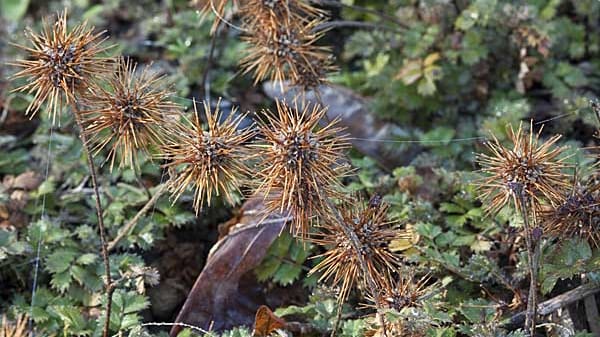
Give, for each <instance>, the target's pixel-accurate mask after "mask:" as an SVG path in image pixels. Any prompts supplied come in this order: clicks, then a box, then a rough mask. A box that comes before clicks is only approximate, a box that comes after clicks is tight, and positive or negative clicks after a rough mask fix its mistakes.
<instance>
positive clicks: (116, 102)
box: [83, 58, 178, 170]
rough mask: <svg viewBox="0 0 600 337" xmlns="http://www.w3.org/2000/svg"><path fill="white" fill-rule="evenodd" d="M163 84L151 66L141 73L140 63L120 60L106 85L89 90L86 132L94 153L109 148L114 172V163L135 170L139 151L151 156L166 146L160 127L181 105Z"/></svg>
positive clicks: (108, 158)
mask: <svg viewBox="0 0 600 337" xmlns="http://www.w3.org/2000/svg"><path fill="white" fill-rule="evenodd" d="M161 81H162V76H160V75H158V74H155V73H153V72H152V71H151V70H150V68H149V67H145V68H144V69H143V70H141V71H139V72H138V69H137V64H135V63H134V62H132V61H131V60H129V59H125V58H120V59H119V60H118V63H117V66H116V69H115V72H114V74H113V75H112V77H111V78H110V79H108V81H107V83H105V84H104V83H101V84H96V85H93V86H92V87H91V88H90V93H89V95H87V96H86V97H85V102H86V105H87V106H89V107H90V108H89V110H86V111H84V112H83V116H84V120H85V124H86V129H85V132H86V133H87V134H88V135H89V139H90V142H91V143H92V144H93V147H92V149H93V150H92V151H93V152H94V153H95V154H98V153H99V152H100V151H102V150H103V149H104V148H107V147H109V148H110V150H109V151H108V155H107V159H106V160H107V162H110V169H111V170H112V169H113V166H114V164H115V161H117V162H118V165H119V167H124V166H126V165H128V166H130V167H136V165H137V155H138V151H142V152H145V153H149V150H150V148H153V147H157V146H159V145H161V144H162V143H164V141H165V134H166V133H165V132H163V131H162V130H161V126H162V125H164V124H165V123H167V120H168V117H169V115H173V114H174V113H176V109H177V108H178V106H177V105H176V104H175V103H173V102H172V101H171V100H170V96H171V95H172V92H171V91H170V90H168V89H167V88H164V87H163V84H162V82H161Z"/></svg>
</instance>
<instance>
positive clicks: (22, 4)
mask: <svg viewBox="0 0 600 337" xmlns="http://www.w3.org/2000/svg"><path fill="white" fill-rule="evenodd" d="M28 6H29V0H0V13H2V17H3V18H4V19H6V20H9V21H12V22H18V21H19V20H21V18H22V17H23V15H25V13H26V12H27V7H28Z"/></svg>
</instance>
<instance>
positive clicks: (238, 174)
mask: <svg viewBox="0 0 600 337" xmlns="http://www.w3.org/2000/svg"><path fill="white" fill-rule="evenodd" d="M219 105H220V101H219V103H217V107H216V108H215V109H214V111H213V110H212V109H211V107H210V105H209V104H208V103H207V102H203V108H204V115H205V117H206V123H205V124H203V123H202V121H201V119H200V116H199V115H198V111H197V108H196V102H194V116H193V117H192V118H191V119H188V118H185V117H184V121H183V122H181V123H178V124H177V125H176V127H174V136H173V137H172V138H171V139H168V140H167V141H166V143H165V145H163V146H162V151H161V153H162V154H161V157H162V158H163V159H165V160H167V164H166V165H165V166H166V167H168V168H169V174H170V178H169V181H168V182H167V187H168V189H169V190H170V191H171V193H172V194H173V195H174V201H176V200H177V199H178V198H179V197H180V196H181V194H182V193H183V192H184V191H185V190H186V189H187V188H188V187H191V188H193V189H194V201H193V207H194V209H195V210H196V214H198V213H199V212H200V209H202V207H203V206H204V205H205V204H208V205H209V206H210V202H211V199H212V197H213V195H216V196H224V197H225V199H226V200H227V202H229V203H230V204H234V203H235V197H234V194H235V193H241V192H240V186H241V185H242V183H244V181H245V179H246V178H247V175H248V172H249V170H248V167H247V165H246V160H247V159H248V157H249V151H248V146H247V145H248V142H249V141H250V139H251V138H252V137H253V136H254V134H255V132H254V131H253V130H252V127H251V126H249V127H247V128H241V127H240V124H241V122H242V121H243V120H244V118H246V115H245V114H237V113H236V110H235V109H234V110H232V111H230V112H229V114H228V115H227V116H226V117H225V116H224V114H223V113H222V112H221V110H220V109H219Z"/></svg>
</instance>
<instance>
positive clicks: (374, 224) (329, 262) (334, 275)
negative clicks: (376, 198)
mask: <svg viewBox="0 0 600 337" xmlns="http://www.w3.org/2000/svg"><path fill="white" fill-rule="evenodd" d="M387 211H388V206H387V205H386V204H383V203H379V202H376V203H369V204H368V205H365V204H364V203H363V202H360V201H359V202H348V203H346V204H344V205H342V207H341V208H340V214H341V218H342V221H343V223H342V224H340V223H339V221H338V220H337V219H334V218H333V217H329V218H327V219H325V220H323V221H322V222H321V224H320V226H319V227H320V228H319V233H318V234H316V235H315V237H313V238H312V240H313V241H314V242H315V243H317V244H319V245H321V246H325V247H326V248H327V250H326V252H325V253H323V254H321V255H319V256H318V257H322V258H323V260H322V261H321V262H320V263H319V264H317V265H316V266H315V267H314V268H313V269H312V270H311V273H314V272H321V278H320V280H321V281H330V282H331V284H332V285H333V286H339V287H340V295H339V300H340V301H342V302H343V301H345V300H346V299H347V298H348V295H349V294H350V290H351V289H352V288H353V287H354V285H356V284H357V283H359V284H361V285H363V287H365V288H366V277H372V278H373V279H374V280H375V282H376V283H377V284H378V285H381V284H385V283H386V281H385V280H386V278H387V277H388V276H387V275H390V274H391V273H394V272H395V271H397V270H398V268H399V267H400V264H401V259H400V255H398V254H396V253H394V252H392V251H391V250H390V247H389V244H390V242H391V241H392V240H393V239H394V238H395V237H396V230H394V229H393V228H392V227H391V225H392V223H391V222H390V220H389V219H388V217H387ZM341 226H345V227H346V228H348V229H349V232H348V231H345V230H344V229H342V228H341ZM357 247H358V249H357ZM359 255H360V256H362V258H363V259H364V261H365V263H366V269H367V271H368V274H369V275H365V273H363V269H362V267H361V263H360V259H359Z"/></svg>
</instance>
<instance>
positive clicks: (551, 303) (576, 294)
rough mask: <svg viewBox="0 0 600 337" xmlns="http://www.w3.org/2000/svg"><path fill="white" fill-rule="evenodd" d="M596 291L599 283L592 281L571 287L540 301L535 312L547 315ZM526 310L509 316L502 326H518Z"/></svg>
mask: <svg viewBox="0 0 600 337" xmlns="http://www.w3.org/2000/svg"><path fill="white" fill-rule="evenodd" d="M597 292H600V285H599V284H594V283H586V284H582V285H580V286H579V287H577V288H574V289H571V290H569V291H567V292H565V293H562V294H560V295H558V296H556V297H553V298H551V299H549V300H547V301H544V302H542V303H540V304H539V305H538V306H537V312H538V313H539V314H540V315H548V314H551V313H552V312H554V311H556V310H558V309H560V308H562V307H565V306H567V305H569V304H571V303H573V302H577V301H579V300H581V299H583V298H585V297H587V296H591V295H593V294H595V293H597ZM525 316H526V312H520V313H518V314H516V315H513V316H512V317H510V318H509V319H508V320H507V322H506V323H504V326H505V327H506V328H508V329H513V328H518V327H520V326H521V325H522V324H523V322H524V321H525Z"/></svg>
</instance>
